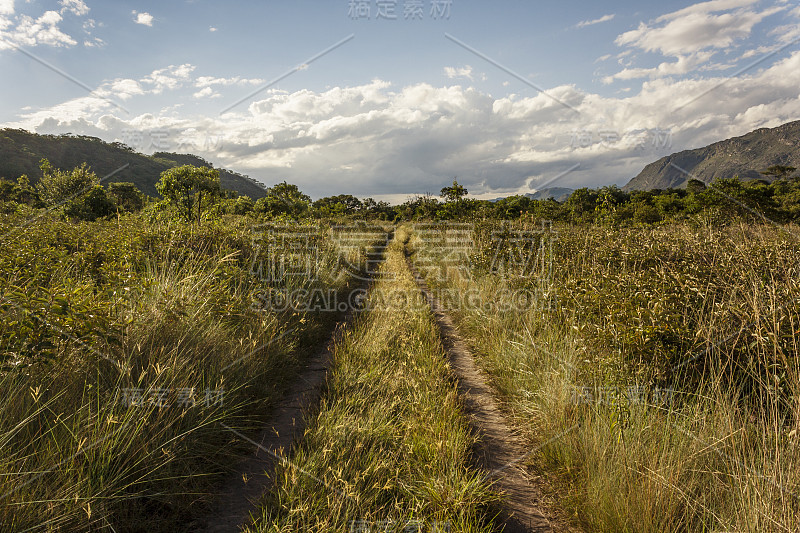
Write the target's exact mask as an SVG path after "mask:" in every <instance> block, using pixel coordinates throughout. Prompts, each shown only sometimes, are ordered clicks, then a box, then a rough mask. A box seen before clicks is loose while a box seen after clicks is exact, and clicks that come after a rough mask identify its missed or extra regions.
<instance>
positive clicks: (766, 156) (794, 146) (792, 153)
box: [623, 120, 800, 191]
mask: <svg viewBox="0 0 800 533" xmlns="http://www.w3.org/2000/svg"><path fill="white" fill-rule="evenodd" d="M772 165H784V166H791V167H796V168H800V120H798V121H795V122H787V123H786V124H783V125H781V126H778V127H777V128H760V129H757V130H755V131H751V132H750V133H748V134H747V135H743V136H741V137H734V138H732V139H726V140H724V141H719V142H716V143H714V144H710V145H708V146H706V147H705V148H697V149H694V150H684V151H682V152H677V153H674V154H672V155H668V156H666V157H662V158H661V159H659V160H658V161H656V162H655V163H650V164H649V165H647V166H646V167H644V170H642V171H641V172H640V173H639V175H638V176H636V177H635V178H633V179H632V180H631V181H629V182H628V184H627V185H625V186H624V187H623V190H628V191H630V190H635V189H639V190H649V189H668V188H671V187H672V188H677V187H683V186H685V185H686V182H687V181H688V180H689V177H688V176H687V175H686V173H684V172H681V170H679V169H678V168H675V167H680V168H681V169H683V170H685V171H686V172H688V173H690V174H691V175H692V177H694V178H697V179H699V180H701V181H704V182H705V183H711V181H713V179H714V178H732V177H735V176H738V177H739V178H740V179H742V180H749V179H767V180H768V179H769V178H765V177H764V176H762V175H761V174H760V173H759V172H760V171H762V170H765V169H766V168H768V167H770V166H772Z"/></svg>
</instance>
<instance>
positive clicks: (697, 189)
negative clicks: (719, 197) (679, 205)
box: [686, 178, 706, 194]
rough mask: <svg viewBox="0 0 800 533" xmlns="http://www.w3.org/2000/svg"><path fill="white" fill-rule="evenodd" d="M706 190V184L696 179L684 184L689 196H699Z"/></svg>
mask: <svg viewBox="0 0 800 533" xmlns="http://www.w3.org/2000/svg"><path fill="white" fill-rule="evenodd" d="M704 190H706V184H705V183H704V182H702V181H700V180H698V179H695V178H692V179H690V180H689V181H688V182H687V183H686V191H687V192H689V193H690V194H699V193H701V192H703V191H704Z"/></svg>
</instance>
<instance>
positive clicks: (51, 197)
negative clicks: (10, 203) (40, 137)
mask: <svg viewBox="0 0 800 533" xmlns="http://www.w3.org/2000/svg"><path fill="white" fill-rule="evenodd" d="M39 168H40V169H41V171H42V177H41V179H40V180H39V183H37V184H36V190H37V192H38V193H39V197H40V198H41V199H42V201H43V202H44V203H46V204H48V205H57V204H61V203H63V202H65V201H68V200H70V199H73V198H75V197H77V196H79V195H81V194H83V193H86V192H88V191H89V189H91V188H92V187H93V186H94V185H97V184H98V183H99V182H100V180H99V179H98V178H97V175H96V174H95V173H94V172H92V171H91V170H90V169H89V167H88V166H87V165H86V163H83V164H82V165H81V166H79V167H75V168H74V169H72V170H60V169H57V168H53V166H52V165H51V164H50V161H48V160H47V159H42V160H41V161H40V162H39Z"/></svg>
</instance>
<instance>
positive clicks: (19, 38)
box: [0, 11, 77, 49]
mask: <svg viewBox="0 0 800 533" xmlns="http://www.w3.org/2000/svg"><path fill="white" fill-rule="evenodd" d="M61 20H62V17H61V15H60V14H59V13H58V12H57V11H45V12H44V14H42V16H40V17H39V18H37V19H34V18H32V17H30V16H28V15H21V16H19V17H18V18H17V25H16V27H15V28H13V29H11V30H9V31H7V32H5V35H4V40H6V41H8V42H9V43H13V44H15V45H22V46H37V45H40V44H44V45H49V46H56V47H61V46H73V45H75V44H77V42H76V41H75V39H73V38H72V37H70V36H69V35H67V34H66V33H64V32H63V31H61V29H59V27H58V24H59V23H60V22H61ZM3 48H10V46H9V45H8V44H5V43H4V41H0V49H3Z"/></svg>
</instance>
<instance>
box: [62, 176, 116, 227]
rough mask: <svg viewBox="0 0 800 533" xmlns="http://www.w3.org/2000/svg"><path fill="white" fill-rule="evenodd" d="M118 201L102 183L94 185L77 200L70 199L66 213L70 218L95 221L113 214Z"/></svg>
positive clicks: (65, 208)
mask: <svg viewBox="0 0 800 533" xmlns="http://www.w3.org/2000/svg"><path fill="white" fill-rule="evenodd" d="M116 207H117V205H116V203H115V202H114V200H113V199H111V198H110V197H109V196H108V193H106V190H105V189H104V188H103V187H101V186H100V185H94V186H93V187H92V188H91V189H90V190H89V192H88V193H86V194H84V195H81V196H80V198H79V199H77V200H70V201H69V202H67V205H66V206H65V207H64V214H65V215H67V216H68V217H70V218H77V219H80V220H90V221H94V220H97V219H98V218H103V217H107V216H110V215H113V214H114V213H115V212H116Z"/></svg>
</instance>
